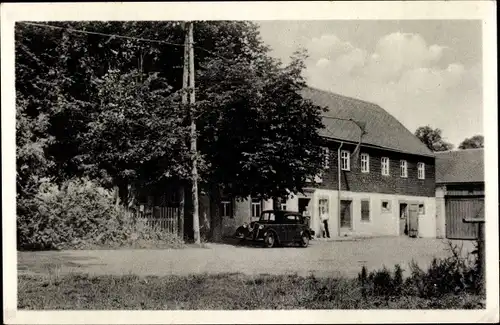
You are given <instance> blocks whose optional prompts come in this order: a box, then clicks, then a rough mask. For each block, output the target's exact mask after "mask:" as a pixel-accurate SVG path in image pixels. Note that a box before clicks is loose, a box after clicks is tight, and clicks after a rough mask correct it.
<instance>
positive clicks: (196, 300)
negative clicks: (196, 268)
mask: <svg viewBox="0 0 500 325" xmlns="http://www.w3.org/2000/svg"><path fill="white" fill-rule="evenodd" d="M18 299H19V300H18V308H19V309H30V310H33V309H35V310H40V309H46V310H47V309H60V310H62V309H73V310H74V309H79V310H97V309H107V310H109V309H115V310H117V309H121V310H138V309H149V310H179V309H219V310H221V309H225V310H237V309H477V308H484V303H483V302H484V297H481V296H478V295H471V294H460V295H453V294H450V295H445V296H442V297H439V298H428V299H426V298H420V297H417V296H402V297H378V296H375V297H374V296H370V297H363V294H362V291H361V286H360V285H359V282H358V281H357V280H356V279H333V278H315V277H313V276H310V277H299V276H297V275H260V276H248V275H242V274H221V275H193V276H164V277H152V276H148V277H138V276H90V275H78V274H73V275H63V276H58V275H57V274H55V275H50V276H38V275H37V276H31V275H20V276H19V278H18Z"/></svg>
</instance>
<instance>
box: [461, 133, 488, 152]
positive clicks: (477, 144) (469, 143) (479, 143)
mask: <svg viewBox="0 0 500 325" xmlns="http://www.w3.org/2000/svg"><path fill="white" fill-rule="evenodd" d="M474 148H484V137H483V136H482V135H475V136H473V137H470V138H466V139H465V140H464V141H462V143H460V145H459V146H458V149H474Z"/></svg>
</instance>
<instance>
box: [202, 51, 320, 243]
mask: <svg viewBox="0 0 500 325" xmlns="http://www.w3.org/2000/svg"><path fill="white" fill-rule="evenodd" d="M303 61H304V56H303V55H300V54H298V53H297V55H296V56H295V57H294V58H293V59H292V61H291V63H290V64H289V65H288V66H286V67H282V66H281V64H280V62H278V61H276V60H273V59H271V58H269V57H268V56H267V52H266V51H262V52H261V53H259V55H257V57H255V58H252V60H251V61H246V60H245V59H241V60H234V61H226V60H214V61H212V62H211V63H210V64H209V65H208V66H206V68H205V69H204V70H203V72H202V75H201V76H200V79H201V80H200V81H201V84H202V85H203V86H204V87H206V89H204V94H207V97H205V98H203V101H202V103H201V105H200V110H201V118H200V123H201V131H200V132H201V136H200V140H201V143H200V147H201V148H202V150H203V152H204V153H205V159H206V161H207V162H208V163H209V164H210V165H209V166H210V168H209V169H208V170H207V173H206V174H205V175H204V179H205V180H206V181H207V182H208V183H209V185H210V189H211V190H210V193H211V194H212V196H213V197H212V203H213V204H212V206H213V207H217V206H218V204H217V202H218V201H219V199H220V197H219V196H220V194H221V192H225V193H226V194H229V195H231V196H233V197H235V198H241V199H244V198H246V197H247V196H249V195H251V196H254V197H259V198H263V199H268V198H273V199H274V200H275V202H278V201H279V199H280V198H282V197H284V196H286V195H288V194H290V193H297V192H301V191H303V186H304V185H305V183H306V179H307V178H308V177H309V176H311V175H315V174H317V173H318V172H319V171H320V169H321V161H322V159H321V154H322V153H321V148H320V145H321V137H320V136H319V134H318V130H319V129H320V128H321V127H323V125H322V122H321V112H322V108H320V107H318V106H316V105H313V104H312V103H311V102H310V101H308V100H305V99H304V98H303V97H302V96H301V95H300V93H299V92H300V90H301V89H302V88H303V87H305V81H304V79H303V78H302V71H303V68H304V64H303ZM221 223H222V220H221V217H220V216H219V213H218V211H212V226H211V228H212V232H213V233H212V238H213V239H214V240H218V239H220V237H221V233H220V230H221V227H220V225H221Z"/></svg>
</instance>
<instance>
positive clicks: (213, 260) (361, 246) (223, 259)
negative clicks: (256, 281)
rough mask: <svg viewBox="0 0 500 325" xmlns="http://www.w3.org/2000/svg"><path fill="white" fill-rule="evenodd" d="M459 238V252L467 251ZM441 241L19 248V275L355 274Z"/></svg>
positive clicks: (439, 253)
mask: <svg viewBox="0 0 500 325" xmlns="http://www.w3.org/2000/svg"><path fill="white" fill-rule="evenodd" d="M472 247H473V244H472V242H464V244H463V251H464V252H465V251H471V250H472ZM446 248H447V244H446V241H445V240H440V239H411V238H405V237H403V238H399V237H394V238H371V239H357V240H343V241H332V242H324V241H312V242H311V245H310V246H309V247H307V248H300V247H282V248H272V249H266V248H260V247H248V246H235V245H224V244H208V245H207V247H206V248H191V247H190V248H185V249H171V250H169V249H166V250H93V251H60V252H19V253H18V270H19V274H33V273H35V274H51V273H52V274H54V273H56V274H65V273H73V272H78V273H79V272H84V273H88V274H94V275H103V274H108V275H128V274H136V275H141V276H145V275H158V276H162V275H187V274H193V273H196V274H200V273H209V274H214V273H244V274H250V275H258V274H265V273H267V274H294V273H296V274H298V275H304V276H307V275H309V274H311V273H314V274H315V275H316V276H327V275H329V276H338V275H342V276H348V277H351V276H356V275H357V274H358V272H359V271H360V270H361V266H362V265H366V266H367V268H368V269H369V270H373V269H375V268H380V267H382V266H383V265H386V266H387V267H389V268H391V269H392V268H393V266H394V265H395V264H397V263H399V264H400V265H401V266H402V267H403V268H404V269H408V263H409V262H411V260H412V259H413V260H415V261H416V262H417V263H418V264H419V265H421V266H422V267H425V266H427V265H428V264H429V263H430V261H431V260H432V258H433V257H444V256H447V255H449V251H447V250H446Z"/></svg>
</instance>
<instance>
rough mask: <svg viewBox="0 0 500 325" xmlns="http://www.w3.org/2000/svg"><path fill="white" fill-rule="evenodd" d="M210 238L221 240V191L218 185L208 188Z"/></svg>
mask: <svg viewBox="0 0 500 325" xmlns="http://www.w3.org/2000/svg"><path fill="white" fill-rule="evenodd" d="M209 197H210V240H211V241H212V242H221V241H222V216H221V215H220V201H221V191H220V188H219V187H218V186H211V189H210V194H209Z"/></svg>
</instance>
